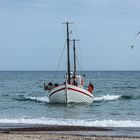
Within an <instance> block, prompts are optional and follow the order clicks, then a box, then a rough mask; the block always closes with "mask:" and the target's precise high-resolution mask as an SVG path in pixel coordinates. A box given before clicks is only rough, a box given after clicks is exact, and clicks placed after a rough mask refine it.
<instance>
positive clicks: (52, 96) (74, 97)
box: [44, 22, 94, 104]
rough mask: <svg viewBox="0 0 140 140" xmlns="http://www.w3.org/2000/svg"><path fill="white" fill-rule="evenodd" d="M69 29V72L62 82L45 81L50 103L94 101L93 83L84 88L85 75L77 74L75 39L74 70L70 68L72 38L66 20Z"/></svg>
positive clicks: (67, 23)
mask: <svg viewBox="0 0 140 140" xmlns="http://www.w3.org/2000/svg"><path fill="white" fill-rule="evenodd" d="M65 24H66V27H67V28H66V29H67V74H66V75H65V79H64V82H63V83H61V84H58V83H52V82H49V83H47V84H45V83H44V90H45V91H47V92H48V94H49V95H48V97H49V101H50V103H66V104H67V103H92V102H93V89H94V87H93V84H92V83H91V82H89V85H88V88H87V89H85V88H84V75H77V71H76V47H75V41H76V40H75V39H73V52H74V53H73V56H74V59H73V60H74V71H73V73H71V69H70V66H71V65H70V41H71V40H70V38H69V34H70V32H69V24H70V23H69V22H66V23H65Z"/></svg>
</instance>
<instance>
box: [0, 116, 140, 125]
mask: <svg viewBox="0 0 140 140" xmlns="http://www.w3.org/2000/svg"><path fill="white" fill-rule="evenodd" d="M0 123H1V124H40V125H41V124H46V125H68V126H90V127H140V121H138V120H77V119H53V118H45V117H42V118H34V119H33V118H32V119H31V118H11V119H8V118H5V119H0Z"/></svg>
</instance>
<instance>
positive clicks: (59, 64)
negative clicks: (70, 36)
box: [52, 42, 66, 82]
mask: <svg viewBox="0 0 140 140" xmlns="http://www.w3.org/2000/svg"><path fill="white" fill-rule="evenodd" d="M65 47H66V42H65V44H64V47H63V50H62V53H61V57H60V59H59V63H58V65H57V68H56V71H55V76H54V79H53V80H52V82H53V81H55V80H56V75H57V72H58V69H59V66H60V63H61V61H62V57H63V54H64V50H65Z"/></svg>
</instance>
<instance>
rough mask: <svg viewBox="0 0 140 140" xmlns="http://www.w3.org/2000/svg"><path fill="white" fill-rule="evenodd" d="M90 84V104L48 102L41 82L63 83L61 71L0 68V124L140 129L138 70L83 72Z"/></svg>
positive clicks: (139, 79)
mask: <svg viewBox="0 0 140 140" xmlns="http://www.w3.org/2000/svg"><path fill="white" fill-rule="evenodd" d="M82 73H83V74H85V75H86V79H85V88H87V86H88V83H89V81H91V82H92V83H93V85H94V93H93V94H94V101H93V103H92V104H74V103H72V104H67V105H65V104H51V103H49V99H48V93H47V92H46V91H44V89H43V83H44V82H46V83H47V82H50V81H52V82H54V81H55V82H60V83H61V82H63V81H64V75H65V72H64V71H59V72H54V71H1V72H0V125H1V126H8V125H9V124H10V125H11V124H12V125H13V126H14V125H18V124H25V125H26V124H27V125H28V124H33V125H35V124H38V125H42V124H43V125H44V124H45V125H78V126H93V127H122V128H140V72H139V71H84V72H82Z"/></svg>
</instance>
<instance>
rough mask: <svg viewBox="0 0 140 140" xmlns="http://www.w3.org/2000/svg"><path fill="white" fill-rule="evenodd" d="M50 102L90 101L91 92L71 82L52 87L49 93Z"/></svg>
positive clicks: (91, 100)
mask: <svg viewBox="0 0 140 140" xmlns="http://www.w3.org/2000/svg"><path fill="white" fill-rule="evenodd" d="M49 100H50V102H51V103H92V102H93V94H92V93H90V92H89V91H87V90H85V89H83V88H81V87H77V86H74V85H71V84H63V85H60V86H58V87H55V88H53V89H52V90H51V91H50V93H49Z"/></svg>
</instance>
